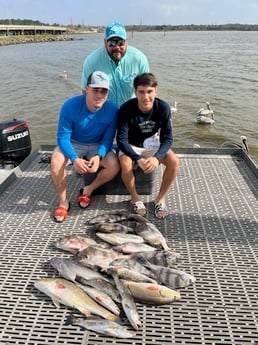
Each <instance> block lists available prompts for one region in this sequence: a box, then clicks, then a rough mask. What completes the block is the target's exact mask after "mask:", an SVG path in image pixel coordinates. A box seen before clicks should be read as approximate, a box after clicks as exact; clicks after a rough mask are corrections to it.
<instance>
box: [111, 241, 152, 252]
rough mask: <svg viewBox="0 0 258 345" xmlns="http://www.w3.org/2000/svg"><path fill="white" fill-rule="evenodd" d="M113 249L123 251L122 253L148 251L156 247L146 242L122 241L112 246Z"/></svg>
mask: <svg viewBox="0 0 258 345" xmlns="http://www.w3.org/2000/svg"><path fill="white" fill-rule="evenodd" d="M113 249H114V250H115V251H117V252H120V253H124V254H132V253H139V252H149V251H154V250H156V248H154V247H152V246H150V245H148V244H147V243H123V244H120V245H117V246H114V247H113Z"/></svg>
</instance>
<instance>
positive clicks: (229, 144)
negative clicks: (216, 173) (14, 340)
mask: <svg viewBox="0 0 258 345" xmlns="http://www.w3.org/2000/svg"><path fill="white" fill-rule="evenodd" d="M240 140H241V143H237V142H234V141H225V142H224V143H223V144H221V145H220V147H221V148H223V149H224V148H232V149H242V150H244V151H245V152H246V153H247V154H248V153H249V147H248V144H247V137H246V136H245V135H241V137H240Z"/></svg>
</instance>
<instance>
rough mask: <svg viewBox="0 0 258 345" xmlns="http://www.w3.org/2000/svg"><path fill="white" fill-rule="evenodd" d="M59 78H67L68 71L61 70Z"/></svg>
mask: <svg viewBox="0 0 258 345" xmlns="http://www.w3.org/2000/svg"><path fill="white" fill-rule="evenodd" d="M59 78H60V79H64V80H67V79H68V73H67V71H65V70H64V71H63V73H61V74H59Z"/></svg>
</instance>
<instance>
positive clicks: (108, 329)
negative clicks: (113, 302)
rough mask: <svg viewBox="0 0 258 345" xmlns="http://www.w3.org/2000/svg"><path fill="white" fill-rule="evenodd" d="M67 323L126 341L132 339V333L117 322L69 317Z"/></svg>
mask: <svg viewBox="0 0 258 345" xmlns="http://www.w3.org/2000/svg"><path fill="white" fill-rule="evenodd" d="M68 322H69V323H70V324H72V325H76V326H80V327H82V328H85V329H87V330H90V331H94V332H96V333H100V334H104V335H109V336H112V337H116V338H121V339H126V338H132V337H133V336H134V335H135V334H134V332H132V331H130V330H128V329H127V327H126V326H122V325H120V324H119V323H117V322H114V321H109V320H103V319H100V318H87V319H85V318H78V317H75V316H74V315H71V316H70V317H69V319H68Z"/></svg>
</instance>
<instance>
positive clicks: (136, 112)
mask: <svg viewBox="0 0 258 345" xmlns="http://www.w3.org/2000/svg"><path fill="white" fill-rule="evenodd" d="M157 86H158V82H157V79H156V77H155V76H154V75H153V74H152V73H143V74H141V75H138V76H137V77H136V78H135V79H134V88H135V94H136V98H134V99H130V100H129V101H127V102H126V103H124V104H123V105H122V106H121V108H120V111H119V116H118V131H117V145H118V147H119V149H120V152H119V160H120V164H121V178H122V180H123V182H124V184H125V186H126V188H127V190H128V192H129V194H130V196H131V203H132V206H133V210H134V212H135V213H138V214H140V215H143V216H144V215H145V214H146V207H145V205H144V203H143V202H142V201H141V200H140V198H139V195H138V194H137V190H136V186H135V176H134V172H133V170H134V168H135V166H137V165H138V166H139V167H140V168H141V169H142V170H143V171H144V172H145V173H146V174H149V173H151V172H153V171H154V170H155V169H157V168H158V166H159V164H160V163H162V164H163V165H164V166H165V171H164V173H163V176H162V182H161V186H160V190H159V193H158V195H157V196H156V198H155V200H154V208H155V216H156V217H157V218H165V217H166V216H167V215H168V208H167V206H166V203H165V198H166V195H167V193H168V190H169V188H170V186H171V184H172V182H173V181H174V179H175V178H176V175H177V172H178V168H179V160H178V157H177V156H176V154H175V153H174V152H173V151H172V150H171V146H172V143H173V135H172V125H171V111H170V106H169V104H168V103H166V102H164V101H163V100H161V99H159V98H157V97H156V96H157Z"/></svg>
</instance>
